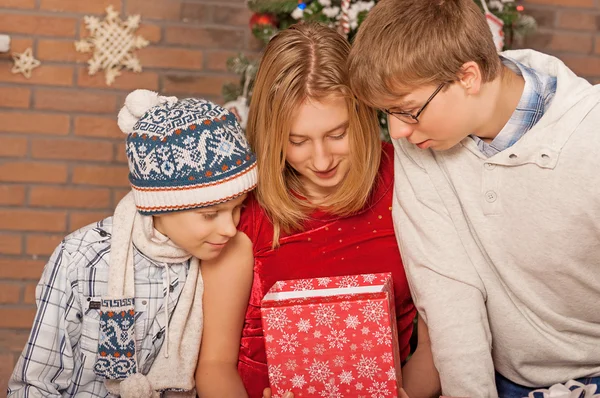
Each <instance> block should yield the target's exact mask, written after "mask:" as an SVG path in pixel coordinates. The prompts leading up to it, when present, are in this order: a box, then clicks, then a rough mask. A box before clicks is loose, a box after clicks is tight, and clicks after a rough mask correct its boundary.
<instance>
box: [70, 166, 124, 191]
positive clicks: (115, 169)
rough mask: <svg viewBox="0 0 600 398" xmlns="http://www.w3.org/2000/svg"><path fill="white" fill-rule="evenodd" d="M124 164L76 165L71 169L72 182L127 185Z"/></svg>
mask: <svg viewBox="0 0 600 398" xmlns="http://www.w3.org/2000/svg"><path fill="white" fill-rule="evenodd" d="M128 173H129V168H128V167H126V166H90V165H86V166H76V167H75V169H74V170H73V181H72V182H73V183H75V184H88V185H97V186H108V187H126V186H129V180H128V179H127V174H128Z"/></svg>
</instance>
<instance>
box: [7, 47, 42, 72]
mask: <svg viewBox="0 0 600 398" xmlns="http://www.w3.org/2000/svg"><path fill="white" fill-rule="evenodd" d="M12 57H13V60H14V61H15V65H14V66H13V68H12V70H11V72H12V73H15V74H16V73H22V74H23V75H24V76H25V77H26V78H28V79H29V78H30V77H31V71H32V70H34V69H35V68H37V67H38V66H40V65H41V64H42V63H41V62H40V61H38V60H37V59H35V58H34V57H33V51H32V50H31V47H30V48H28V49H27V50H25V51H24V52H22V53H21V54H17V53H13V55H12Z"/></svg>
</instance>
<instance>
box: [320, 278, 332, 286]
mask: <svg viewBox="0 0 600 398" xmlns="http://www.w3.org/2000/svg"><path fill="white" fill-rule="evenodd" d="M317 283H318V285H319V286H324V287H327V286H329V284H330V283H331V278H317Z"/></svg>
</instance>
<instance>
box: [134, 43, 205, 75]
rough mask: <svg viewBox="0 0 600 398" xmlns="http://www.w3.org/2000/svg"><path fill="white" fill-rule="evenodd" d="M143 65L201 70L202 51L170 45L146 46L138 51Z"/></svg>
mask: <svg viewBox="0 0 600 398" xmlns="http://www.w3.org/2000/svg"><path fill="white" fill-rule="evenodd" d="M139 59H140V62H141V63H142V65H143V66H145V67H149V68H169V69H193V70H202V62H203V61H202V51H200V50H188V49H183V48H170V47H155V46H153V47H146V48H144V49H142V50H140V51H139Z"/></svg>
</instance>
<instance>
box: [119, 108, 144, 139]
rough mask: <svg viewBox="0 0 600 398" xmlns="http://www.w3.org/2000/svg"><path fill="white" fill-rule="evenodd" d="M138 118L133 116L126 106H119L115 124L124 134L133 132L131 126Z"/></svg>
mask: <svg viewBox="0 0 600 398" xmlns="http://www.w3.org/2000/svg"><path fill="white" fill-rule="evenodd" d="M138 120H139V119H138V118H137V117H135V116H133V115H132V114H131V112H130V111H129V109H128V108H127V107H126V106H124V107H122V108H121V110H120V111H119V116H117V124H118V125H119V128H120V129H121V131H122V132H124V133H125V134H131V133H133V126H135V124H136V123H137V122H138Z"/></svg>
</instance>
